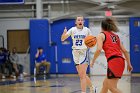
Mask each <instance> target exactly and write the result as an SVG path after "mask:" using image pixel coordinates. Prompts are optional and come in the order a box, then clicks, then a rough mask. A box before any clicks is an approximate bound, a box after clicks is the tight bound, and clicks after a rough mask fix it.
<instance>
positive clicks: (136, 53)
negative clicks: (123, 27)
mask: <svg viewBox="0 0 140 93" xmlns="http://www.w3.org/2000/svg"><path fill="white" fill-rule="evenodd" d="M135 21H138V22H139V23H140V18H130V24H129V25H130V58H131V63H132V65H133V73H140V25H139V26H135V25H134V23H135Z"/></svg>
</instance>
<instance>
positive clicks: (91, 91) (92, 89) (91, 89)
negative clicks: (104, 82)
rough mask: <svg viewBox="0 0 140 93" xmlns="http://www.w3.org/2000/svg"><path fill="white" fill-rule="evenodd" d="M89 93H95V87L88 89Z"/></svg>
mask: <svg viewBox="0 0 140 93" xmlns="http://www.w3.org/2000/svg"><path fill="white" fill-rule="evenodd" d="M90 93H97V87H94V86H93V85H92V86H91V87H90Z"/></svg>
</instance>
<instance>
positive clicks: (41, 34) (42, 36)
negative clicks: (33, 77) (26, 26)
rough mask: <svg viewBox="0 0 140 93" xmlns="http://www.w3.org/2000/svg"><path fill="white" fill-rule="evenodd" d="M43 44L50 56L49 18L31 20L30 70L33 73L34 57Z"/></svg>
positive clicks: (48, 56)
mask: <svg viewBox="0 0 140 93" xmlns="http://www.w3.org/2000/svg"><path fill="white" fill-rule="evenodd" d="M39 46H41V47H43V49H44V52H45V53H46V54H47V59H48V60H49V58H50V55H49V54H50V49H49V23H48V20H44V19H41V20H39V19H34V20H30V72H31V74H33V69H34V58H35V53H36V51H37V48H38V47H39Z"/></svg>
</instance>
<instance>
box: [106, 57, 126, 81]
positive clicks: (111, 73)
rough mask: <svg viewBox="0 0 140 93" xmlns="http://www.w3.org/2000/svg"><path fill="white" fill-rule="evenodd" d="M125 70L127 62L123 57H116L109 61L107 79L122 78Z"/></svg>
mask: <svg viewBox="0 0 140 93" xmlns="http://www.w3.org/2000/svg"><path fill="white" fill-rule="evenodd" d="M124 68H125V61H124V59H123V58H121V57H115V58H112V59H110V60H109V61H108V69H107V77H108V79H111V78H121V76H122V74H123V71H124Z"/></svg>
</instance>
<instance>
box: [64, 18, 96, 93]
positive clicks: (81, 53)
mask: <svg viewBox="0 0 140 93" xmlns="http://www.w3.org/2000/svg"><path fill="white" fill-rule="evenodd" d="M75 24H76V26H75V27H72V28H71V29H69V30H68V31H67V29H66V27H65V29H64V32H63V34H62V36H61V41H64V40H65V39H67V38H68V37H69V36H71V38H72V40H73V46H72V54H73V59H74V62H75V65H76V69H77V71H78V75H79V77H80V83H81V90H82V93H86V87H87V86H89V87H90V93H94V91H96V90H94V87H93V85H92V83H91V80H90V78H89V77H88V76H87V75H86V71H87V67H88V64H89V60H88V56H87V53H88V49H87V47H86V45H85V43H84V38H85V37H86V36H88V35H91V31H90V29H88V28H87V27H84V18H83V16H78V17H77V18H76V21H75Z"/></svg>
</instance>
